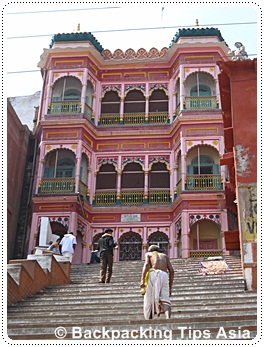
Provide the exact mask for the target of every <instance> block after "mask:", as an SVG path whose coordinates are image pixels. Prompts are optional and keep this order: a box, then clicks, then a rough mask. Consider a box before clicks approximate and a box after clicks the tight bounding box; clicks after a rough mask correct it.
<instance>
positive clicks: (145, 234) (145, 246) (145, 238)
mask: <svg viewBox="0 0 264 347" xmlns="http://www.w3.org/2000/svg"><path fill="white" fill-rule="evenodd" d="M142 242H143V245H142V260H144V259H145V254H146V253H147V251H148V228H147V226H146V225H145V226H144V227H143V235H142Z"/></svg>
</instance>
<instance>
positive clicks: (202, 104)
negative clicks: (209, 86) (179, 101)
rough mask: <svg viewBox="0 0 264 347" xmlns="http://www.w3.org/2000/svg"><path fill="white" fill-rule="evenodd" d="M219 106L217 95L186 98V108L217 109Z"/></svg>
mask: <svg viewBox="0 0 264 347" xmlns="http://www.w3.org/2000/svg"><path fill="white" fill-rule="evenodd" d="M217 108H218V103H217V99H216V97H215V96H190V97H186V98H185V109H186V110H191V111H197V110H215V109H217Z"/></svg>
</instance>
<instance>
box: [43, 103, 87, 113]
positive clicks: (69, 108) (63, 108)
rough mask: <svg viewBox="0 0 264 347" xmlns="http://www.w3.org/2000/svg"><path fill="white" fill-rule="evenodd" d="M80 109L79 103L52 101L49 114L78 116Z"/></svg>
mask: <svg viewBox="0 0 264 347" xmlns="http://www.w3.org/2000/svg"><path fill="white" fill-rule="evenodd" d="M81 110H82V107H81V103H80V101H60V102H58V101H55V102H54V101H53V102H52V103H51V105H50V110H49V112H48V113H49V114H53V115H56V114H79V113H81Z"/></svg>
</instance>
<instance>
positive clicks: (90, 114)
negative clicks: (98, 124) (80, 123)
mask: <svg viewBox="0 0 264 347" xmlns="http://www.w3.org/2000/svg"><path fill="white" fill-rule="evenodd" d="M84 115H85V117H86V118H87V119H89V120H92V118H93V110H92V109H91V107H90V106H88V105H87V104H85V107H84Z"/></svg>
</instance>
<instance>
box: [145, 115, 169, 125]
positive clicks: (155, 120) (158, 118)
mask: <svg viewBox="0 0 264 347" xmlns="http://www.w3.org/2000/svg"><path fill="white" fill-rule="evenodd" d="M168 121H169V114H168V112H150V113H149V115H148V122H149V124H166V123H168Z"/></svg>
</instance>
